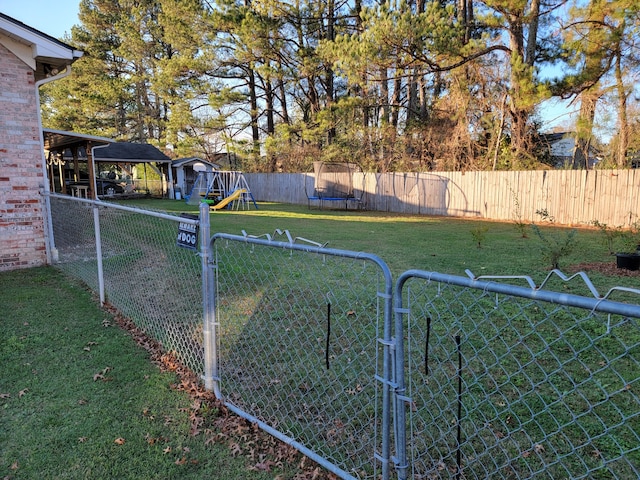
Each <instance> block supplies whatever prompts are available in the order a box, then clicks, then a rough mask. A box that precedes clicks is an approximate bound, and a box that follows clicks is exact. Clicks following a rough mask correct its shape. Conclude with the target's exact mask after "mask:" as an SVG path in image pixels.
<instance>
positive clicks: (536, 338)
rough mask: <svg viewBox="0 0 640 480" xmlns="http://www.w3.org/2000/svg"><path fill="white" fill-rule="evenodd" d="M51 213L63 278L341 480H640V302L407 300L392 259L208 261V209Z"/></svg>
mask: <svg viewBox="0 0 640 480" xmlns="http://www.w3.org/2000/svg"><path fill="white" fill-rule="evenodd" d="M49 201H50V204H51V226H52V230H53V237H54V238H53V240H54V241H53V244H54V248H53V252H52V253H53V256H54V257H55V258H56V259H57V266H58V267H59V268H61V269H62V270H64V271H65V272H68V273H69V274H71V275H74V276H76V277H79V278H80V279H82V280H83V281H84V282H85V283H87V285H89V286H90V288H92V289H93V290H95V291H96V292H102V295H101V296H102V297H103V298H104V300H106V301H107V302H109V303H110V304H111V305H113V306H114V307H116V308H117V309H118V310H119V311H120V312H122V313H123V314H124V315H126V316H127V317H130V318H131V319H132V320H133V321H134V322H135V323H136V324H137V325H138V326H139V327H140V328H141V329H142V330H143V331H145V333H147V334H148V335H149V336H150V337H152V338H154V339H156V340H158V341H159V342H160V343H161V344H162V345H163V347H164V349H165V350H166V351H167V352H172V353H174V354H175V355H176V356H177V358H179V359H180V360H181V361H182V362H183V363H184V364H185V365H187V366H188V367H189V368H191V369H192V370H193V371H194V372H195V373H197V374H203V378H204V380H205V386H206V387H207V388H209V389H213V390H214V391H215V392H216V395H218V397H220V398H222V399H223V400H224V401H225V403H226V404H227V405H228V406H229V408H230V409H231V410H233V411H234V412H236V413H238V414H239V415H241V416H243V417H245V418H247V419H249V420H251V421H253V422H256V423H257V424H258V425H259V426H260V427H261V428H263V429H265V430H266V431H268V432H269V433H272V434H273V435H275V436H276V437H278V438H280V439H281V440H283V441H285V442H287V443H289V444H291V445H293V446H295V447H296V448H298V449H299V450H300V451H302V452H303V453H304V454H306V455H308V456H309V457H310V458H311V459H313V460H315V461H317V462H318V463H319V464H320V465H321V466H323V467H325V468H327V469H328V470H329V471H332V472H334V473H336V474H337V475H338V476H340V477H341V478H347V479H371V480H374V479H375V480H378V479H379V478H382V479H384V480H387V479H389V478H392V477H394V478H398V479H400V480H405V479H409V478H410V479H412V480H426V479H449V478H455V479H486V478H501V479H524V478H549V479H556V478H571V479H579V478H589V479H605V478H606V479H610V478H613V479H628V478H640V409H639V408H638V405H640V394H639V393H638V392H639V389H640V380H639V379H640V329H639V325H638V323H639V319H640V305H638V294H639V293H640V292H639V291H638V290H632V289H623V288H619V289H614V290H612V291H610V292H609V293H608V294H607V295H605V296H604V297H603V296H601V295H600V294H599V293H598V292H596V291H595V288H594V287H593V285H592V284H591V283H590V282H589V280H588V278H586V277H584V276H583V279H584V280H585V282H584V284H582V286H581V287H578V286H575V284H574V283H572V284H571V286H568V285H567V284H565V285H563V286H562V287H561V288H558V289H557V290H558V291H551V290H544V289H543V288H542V287H536V286H535V285H533V284H532V283H533V282H531V281H530V280H527V281H528V282H529V286H528V287H522V286H517V285H513V284H509V283H508V282H513V280H504V279H502V280H500V281H494V280H495V279H491V281H487V280H486V279H476V278H467V277H456V276H451V275H443V274H439V273H434V272H423V271H417V270H411V271H408V272H405V273H404V274H402V275H401V276H400V277H399V278H398V281H397V282H396V286H395V292H394V291H393V286H392V283H391V274H390V273H389V269H388V268H387V267H386V265H385V264H384V262H383V261H382V260H380V259H379V258H377V257H375V256H373V255H368V254H364V253H355V252H348V251H342V250H334V249H329V248H326V247H325V246H322V245H314V244H313V243H312V242H309V241H306V240H304V239H293V238H291V236H290V235H289V234H288V232H285V234H286V235H287V239H286V241H276V240H274V238H277V237H276V236H275V235H274V236H271V235H267V236H263V237H260V238H256V237H252V236H249V235H244V236H234V235H226V234H216V235H214V236H213V237H212V238H211V242H210V243H209V230H208V218H209V217H208V211H207V210H206V207H205V209H204V210H201V213H200V218H201V220H200V221H198V220H193V219H184V218H181V217H176V216H172V215H167V214H164V213H161V212H148V211H143V210H139V209H134V208H129V207H125V206H121V205H117V204H108V203H104V202H94V201H90V200H84V199H78V198H72V197H67V196H62V195H55V194H51V195H50V197H49ZM203 218H206V221H203V220H202V219H203ZM181 223H186V224H188V225H190V226H194V225H200V227H201V236H202V237H203V238H205V239H206V240H205V241H204V242H202V241H201V245H200V255H198V254H197V252H196V251H195V250H193V249H189V248H182V247H179V246H177V240H176V238H177V236H178V232H179V228H180V224H181ZM277 233H278V234H283V233H282V232H277ZM278 240H280V239H278ZM282 240H284V239H282ZM203 244H204V247H203ZM203 272H204V275H203ZM519 281H520V280H519ZM203 292H204V294H203ZM392 328H393V330H392ZM394 469H395V471H394Z"/></svg>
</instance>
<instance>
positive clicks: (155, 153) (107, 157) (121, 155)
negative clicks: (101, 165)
mask: <svg viewBox="0 0 640 480" xmlns="http://www.w3.org/2000/svg"><path fill="white" fill-rule="evenodd" d="M93 154H94V160H96V161H98V162H107V161H109V162H114V163H122V162H126V163H136V162H138V163H140V162H159V163H171V159H170V158H169V157H167V156H166V155H165V154H164V153H162V152H161V151H160V150H158V149H157V148H156V147H154V146H153V145H149V144H148V143H129V142H114V143H109V144H108V145H106V146H104V147H100V148H96V149H95V150H94V152H93Z"/></svg>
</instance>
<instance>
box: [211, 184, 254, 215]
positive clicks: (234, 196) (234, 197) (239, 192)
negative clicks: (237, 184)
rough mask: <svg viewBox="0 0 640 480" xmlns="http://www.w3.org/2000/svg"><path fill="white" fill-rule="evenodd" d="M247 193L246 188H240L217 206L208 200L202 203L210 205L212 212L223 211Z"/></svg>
mask: <svg viewBox="0 0 640 480" xmlns="http://www.w3.org/2000/svg"><path fill="white" fill-rule="evenodd" d="M246 192H247V191H246V190H245V189H244V188H239V189H238V190H236V191H234V192H233V193H232V194H231V195H229V196H227V197H224V198H223V199H222V200H220V201H219V202H218V203H216V204H215V205H214V204H213V200H206V199H203V200H202V201H203V202H205V203H208V204H209V208H210V209H211V210H222V209H223V208H224V207H226V206H227V205H229V204H230V203H231V202H233V201H234V200H237V199H239V198H240V196H241V195H242V194H243V193H246Z"/></svg>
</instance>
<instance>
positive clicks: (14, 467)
mask: <svg viewBox="0 0 640 480" xmlns="http://www.w3.org/2000/svg"><path fill="white" fill-rule="evenodd" d="M18 468H20V467H19V466H18V462H13V463H12V464H11V470H18Z"/></svg>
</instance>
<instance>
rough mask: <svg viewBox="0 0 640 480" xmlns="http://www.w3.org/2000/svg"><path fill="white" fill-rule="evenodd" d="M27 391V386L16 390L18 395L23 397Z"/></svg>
mask: <svg viewBox="0 0 640 480" xmlns="http://www.w3.org/2000/svg"><path fill="white" fill-rule="evenodd" d="M28 391H29V389H28V388H25V389H24V390H20V392H18V397H24V396H25V395H26V393H27V392H28Z"/></svg>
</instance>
